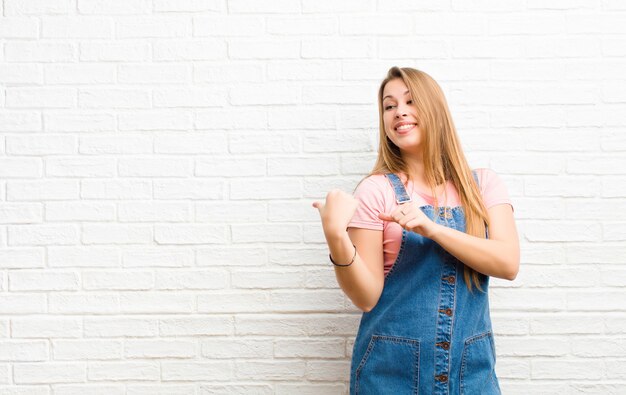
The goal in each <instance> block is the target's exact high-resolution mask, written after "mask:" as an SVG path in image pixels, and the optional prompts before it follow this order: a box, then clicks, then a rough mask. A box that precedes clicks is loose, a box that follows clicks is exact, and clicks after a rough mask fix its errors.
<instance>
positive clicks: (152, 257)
mask: <svg viewBox="0 0 626 395" xmlns="http://www.w3.org/2000/svg"><path fill="white" fill-rule="evenodd" d="M193 260H194V254H193V251H189V249H187V248H186V247H183V249H174V248H169V247H153V248H147V247H142V248H136V249H135V248H133V249H130V250H126V251H124V253H123V256H122V261H123V265H124V267H151V268H154V267H189V266H192V265H193Z"/></svg>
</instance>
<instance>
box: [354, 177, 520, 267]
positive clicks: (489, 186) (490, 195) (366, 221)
mask: <svg viewBox="0 0 626 395" xmlns="http://www.w3.org/2000/svg"><path fill="white" fill-rule="evenodd" d="M476 175H477V176H478V180H479V184H480V192H481V194H482V197H483V203H484V204H485V207H486V208H487V209H489V208H491V207H493V206H495V205H498V204H510V205H511V207H513V204H512V203H511V199H510V198H509V194H508V192H507V190H506V187H505V185H504V183H503V182H502V180H501V179H500V177H498V175H497V174H496V173H495V172H494V171H493V170H491V169H476ZM399 176H400V178H401V179H402V181H403V182H404V184H405V188H406V190H407V192H408V193H409V195H410V196H411V199H412V200H413V201H415V202H417V203H418V204H419V205H420V206H426V205H433V206H434V203H435V202H434V198H433V197H432V196H431V195H430V193H426V192H424V191H418V190H414V186H413V182H411V181H409V182H408V183H407V182H406V176H404V175H399ZM429 192H430V191H429ZM354 197H355V198H356V199H357V200H359V201H360V203H361V204H360V205H359V207H358V208H357V210H356V213H355V214H354V216H353V217H352V220H351V221H350V223H349V224H348V227H352V228H364V229H372V230H382V231H383V253H384V265H385V274H387V272H388V271H389V270H390V269H391V266H393V263H394V262H395V260H396V257H397V256H398V251H400V243H401V242H402V227H401V226H400V225H398V224H397V223H395V222H387V221H383V220H381V219H379V218H378V214H379V213H391V212H392V211H393V210H395V208H396V207H398V204H397V203H396V196H395V194H394V191H393V188H392V187H391V183H390V182H389V179H388V178H387V177H386V176H385V175H382V174H377V175H373V176H370V177H367V178H366V179H365V180H363V182H361V183H360V184H359V186H358V187H357V189H356V191H355V192H354ZM444 198H445V199H446V201H444ZM438 200H439V202H438V203H439V207H446V206H447V207H456V206H460V205H461V202H460V199H459V195H458V193H457V191H456V188H454V185H453V184H452V182H450V181H449V182H448V183H447V184H446V193H445V196H444V194H441V196H438Z"/></svg>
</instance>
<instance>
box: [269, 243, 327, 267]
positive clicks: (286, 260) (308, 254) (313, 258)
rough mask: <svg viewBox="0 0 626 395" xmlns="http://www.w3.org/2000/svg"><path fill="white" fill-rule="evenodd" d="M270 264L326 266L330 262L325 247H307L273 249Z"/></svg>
mask: <svg viewBox="0 0 626 395" xmlns="http://www.w3.org/2000/svg"><path fill="white" fill-rule="evenodd" d="M269 260H270V263H272V264H276V265H306V266H310V265H315V264H317V265H319V264H320V263H324V265H326V263H327V260H328V249H327V248H326V247H325V246H320V247H318V248H316V247H315V246H312V245H311V246H306V247H304V248H303V247H290V248H287V247H281V248H271V249H270V254H269Z"/></svg>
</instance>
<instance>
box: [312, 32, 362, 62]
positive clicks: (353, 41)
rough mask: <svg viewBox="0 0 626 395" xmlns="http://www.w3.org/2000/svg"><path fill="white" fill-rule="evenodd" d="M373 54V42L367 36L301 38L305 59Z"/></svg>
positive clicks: (357, 56) (358, 56) (356, 56)
mask: <svg viewBox="0 0 626 395" xmlns="http://www.w3.org/2000/svg"><path fill="white" fill-rule="evenodd" d="M373 54H374V43H373V41H372V40H371V39H368V38H352V37H341V38H332V39H331V38H317V39H315V40H313V39H303V40H302V57H303V58H305V59H338V58H369V57H371V56H372V55H373Z"/></svg>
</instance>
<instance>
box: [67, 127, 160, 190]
mask: <svg viewBox="0 0 626 395" xmlns="http://www.w3.org/2000/svg"><path fill="white" fill-rule="evenodd" d="M153 144H154V142H153V138H152V136H145V135H140V134H137V135H134V134H130V133H125V134H124V136H123V137H120V136H115V135H106V134H102V135H98V136H81V137H80V138H79V148H78V151H79V152H80V153H81V154H87V155H102V154H122V155H124V154H150V153H152V151H153V149H152V148H153ZM87 182H88V181H87ZM107 182H108V181H107ZM111 182H124V181H111Z"/></svg>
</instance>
